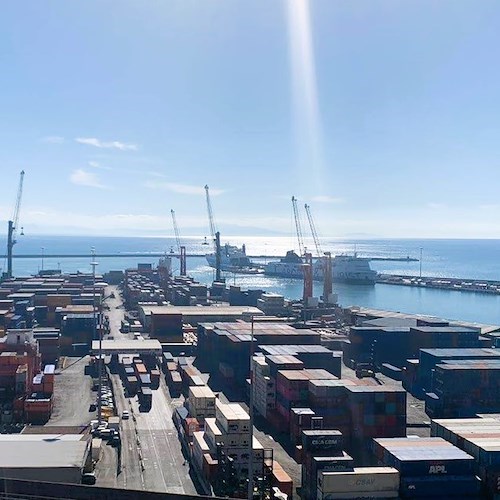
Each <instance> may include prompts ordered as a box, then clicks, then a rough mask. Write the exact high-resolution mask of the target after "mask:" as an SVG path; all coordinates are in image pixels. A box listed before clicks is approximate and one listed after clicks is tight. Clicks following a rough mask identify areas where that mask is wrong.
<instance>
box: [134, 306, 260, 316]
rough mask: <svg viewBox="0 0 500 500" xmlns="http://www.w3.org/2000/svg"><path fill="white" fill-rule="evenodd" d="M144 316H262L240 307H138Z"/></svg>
mask: <svg viewBox="0 0 500 500" xmlns="http://www.w3.org/2000/svg"><path fill="white" fill-rule="evenodd" d="M140 307H141V309H142V310H143V311H144V314H182V316H251V315H254V316H263V315H264V313H263V312H262V311H261V310H260V309H257V308H256V307H247V306H245V307H242V306H150V305H143V306H140Z"/></svg>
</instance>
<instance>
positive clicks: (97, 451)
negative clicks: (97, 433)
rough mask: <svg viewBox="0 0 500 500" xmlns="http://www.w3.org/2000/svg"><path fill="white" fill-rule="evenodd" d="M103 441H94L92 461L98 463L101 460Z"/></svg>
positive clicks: (98, 439) (94, 439)
mask: <svg viewBox="0 0 500 500" xmlns="http://www.w3.org/2000/svg"><path fill="white" fill-rule="evenodd" d="M101 447H102V439H100V438H93V439H92V460H93V461H94V462H97V461H98V460H99V459H100V458H101Z"/></svg>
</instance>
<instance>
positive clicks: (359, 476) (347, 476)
mask: <svg viewBox="0 0 500 500" xmlns="http://www.w3.org/2000/svg"><path fill="white" fill-rule="evenodd" d="M318 489H319V490H320V491H321V493H322V495H323V498H326V495H328V494H330V493H350V492H354V491H356V492H363V493H371V492H374V493H375V492H380V491H383V492H386V491H389V492H397V491H398V490H399V472H398V471H397V470H396V469H394V468H392V467H355V468H354V469H353V470H352V471H333V472H324V471H322V472H319V473H318Z"/></svg>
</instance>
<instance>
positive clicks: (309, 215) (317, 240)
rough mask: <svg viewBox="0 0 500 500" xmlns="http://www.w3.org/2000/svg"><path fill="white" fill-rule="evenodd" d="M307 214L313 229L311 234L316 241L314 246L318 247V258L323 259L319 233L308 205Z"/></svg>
mask: <svg viewBox="0 0 500 500" xmlns="http://www.w3.org/2000/svg"><path fill="white" fill-rule="evenodd" d="M304 208H305V210H306V214H307V220H308V221H309V227H310V228H311V234H312V237H313V240H314V246H315V247H316V253H317V255H318V257H323V251H322V250H321V243H320V242H319V237H318V232H317V231H316V224H314V219H313V216H312V213H311V207H310V206H309V205H308V204H307V203H306V204H305V205H304Z"/></svg>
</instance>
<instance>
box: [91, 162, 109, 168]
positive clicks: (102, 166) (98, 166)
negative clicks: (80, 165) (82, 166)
mask: <svg viewBox="0 0 500 500" xmlns="http://www.w3.org/2000/svg"><path fill="white" fill-rule="evenodd" d="M89 167H92V168H100V169H101V170H113V169H112V168H111V167H105V166H104V165H101V164H100V163H99V162H97V161H89Z"/></svg>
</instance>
